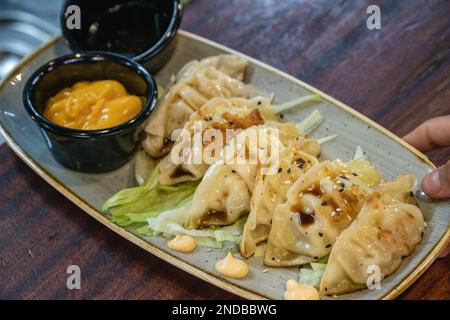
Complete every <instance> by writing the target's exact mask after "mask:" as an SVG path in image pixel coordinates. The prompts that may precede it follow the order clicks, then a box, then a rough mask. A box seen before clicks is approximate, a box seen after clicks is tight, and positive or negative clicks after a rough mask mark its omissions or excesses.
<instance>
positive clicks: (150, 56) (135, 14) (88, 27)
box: [60, 0, 183, 72]
mask: <svg viewBox="0 0 450 320" xmlns="http://www.w3.org/2000/svg"><path fill="white" fill-rule="evenodd" d="M182 10H183V6H182V2H181V0H101V1H95V0H94V1H93V0H66V1H64V3H63V6H62V10H61V11H62V12H61V21H60V22H61V29H62V32H63V35H64V38H65V39H66V40H67V42H68V44H69V46H70V48H71V49H72V50H73V51H75V52H84V51H107V52H113V53H117V54H121V55H125V56H127V57H129V58H132V59H133V60H135V61H137V62H139V63H142V64H145V65H146V67H147V68H148V69H149V70H151V71H153V72H154V71H157V70H159V69H160V68H161V67H162V66H163V65H164V64H165V63H166V61H167V60H168V59H169V57H170V56H171V54H172V52H173V50H174V47H175V42H176V41H175V40H176V37H175V36H176V33H177V30H178V27H179V26H180V23H181V17H182ZM76 14H79V17H78V18H79V25H77V24H76V23H75V22H76V18H77V17H76V16H75V15H76Z"/></svg>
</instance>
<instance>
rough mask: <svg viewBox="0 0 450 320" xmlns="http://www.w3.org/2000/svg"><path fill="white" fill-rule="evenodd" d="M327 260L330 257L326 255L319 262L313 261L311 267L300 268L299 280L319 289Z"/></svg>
mask: <svg viewBox="0 0 450 320" xmlns="http://www.w3.org/2000/svg"><path fill="white" fill-rule="evenodd" d="M327 262H328V257H325V258H322V259H320V260H319V261H317V262H311V263H310V266H309V267H302V268H300V272H299V280H298V282H299V283H301V284H307V285H310V286H312V287H314V288H316V289H317V290H319V287H320V280H321V279H322V276H323V273H324V272H325V269H326V267H327Z"/></svg>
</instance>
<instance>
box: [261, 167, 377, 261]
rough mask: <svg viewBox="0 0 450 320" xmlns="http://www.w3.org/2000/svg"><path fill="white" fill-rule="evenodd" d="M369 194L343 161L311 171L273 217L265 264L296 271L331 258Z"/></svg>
mask: <svg viewBox="0 0 450 320" xmlns="http://www.w3.org/2000/svg"><path fill="white" fill-rule="evenodd" d="M372 170H374V169H372ZM370 192H371V189H370V188H369V187H368V186H367V185H365V184H364V183H363V182H362V181H361V180H359V179H358V177H356V176H355V175H353V174H352V172H350V171H349V169H348V167H347V165H346V164H345V163H343V162H341V161H339V160H334V161H324V162H321V163H320V164H318V165H316V166H314V167H312V168H310V169H309V170H307V171H306V172H305V173H304V174H303V175H302V176H300V178H299V179H298V180H297V181H296V182H295V183H294V184H293V185H292V187H291V188H290V189H289V191H288V193H287V202H286V203H284V204H281V205H279V206H278V207H277V208H276V209H275V212H274V213H273V217H272V228H271V230H270V234H269V238H268V241H267V251H266V255H265V258H264V263H265V264H266V265H269V266H296V265H302V264H306V263H309V262H311V261H314V260H317V259H320V258H322V257H325V256H327V255H328V254H329V253H330V251H331V247H332V246H333V244H334V242H335V241H336V238H337V237H338V236H339V234H340V233H341V232H342V231H343V230H344V229H346V228H347V227H348V226H349V225H350V223H351V222H352V221H353V219H354V218H355V217H356V215H357V214H358V212H359V210H360V209H361V207H362V205H363V203H364V200H365V199H366V198H367V196H368V195H369V194H370Z"/></svg>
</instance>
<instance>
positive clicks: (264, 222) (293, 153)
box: [239, 137, 320, 258]
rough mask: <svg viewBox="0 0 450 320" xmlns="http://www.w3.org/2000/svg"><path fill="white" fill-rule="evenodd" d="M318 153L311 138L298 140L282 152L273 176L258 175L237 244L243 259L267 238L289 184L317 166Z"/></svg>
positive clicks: (317, 146) (284, 199) (315, 144)
mask: <svg viewBox="0 0 450 320" xmlns="http://www.w3.org/2000/svg"><path fill="white" fill-rule="evenodd" d="M319 154H320V146H319V144H318V143H317V142H316V141H315V140H314V139H312V138H310V137H299V138H298V139H296V140H295V143H293V145H292V146H290V147H287V148H286V149H285V150H283V152H281V154H280V161H279V164H278V166H277V169H276V172H277V173H276V174H272V175H264V174H262V173H258V175H257V177H256V182H255V187H254V189H253V194H252V198H251V201H250V213H249V215H248V218H247V221H246V223H245V225H244V230H243V237H242V241H241V242H240V244H239V251H240V253H241V255H242V256H243V257H246V258H247V257H250V256H251V255H252V254H253V253H254V252H255V249H256V245H257V244H258V243H260V242H261V241H264V240H266V239H267V237H268V235H269V232H270V228H271V223H272V213H273V212H274V211H275V208H276V207H277V206H278V205H279V204H281V203H284V202H285V201H286V194H287V192H288V190H289V188H290V187H291V186H292V184H293V183H294V182H295V181H296V180H297V179H298V178H299V177H300V176H301V175H302V174H303V173H304V172H305V171H306V170H307V169H309V168H310V167H311V166H314V165H316V164H317V163H318V160H317V157H318V156H319Z"/></svg>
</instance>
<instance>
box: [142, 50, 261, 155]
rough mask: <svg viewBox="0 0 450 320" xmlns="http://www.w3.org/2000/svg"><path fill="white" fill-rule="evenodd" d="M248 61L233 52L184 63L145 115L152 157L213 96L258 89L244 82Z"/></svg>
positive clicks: (164, 151) (167, 147) (166, 146)
mask: <svg viewBox="0 0 450 320" xmlns="http://www.w3.org/2000/svg"><path fill="white" fill-rule="evenodd" d="M246 67H247V61H246V60H245V59H242V58H240V57H236V56H233V55H219V56H216V57H210V58H206V59H203V60H201V61H192V62H190V63H188V64H187V65H186V66H185V67H183V68H182V69H181V70H180V72H179V74H178V76H177V81H176V83H175V84H174V85H173V86H171V87H170V89H169V90H168V91H167V93H166V94H165V95H164V97H163V98H162V99H161V100H160V101H159V102H158V105H157V107H156V109H155V111H153V113H152V115H151V116H150V118H149V119H148V121H147V123H146V126H145V132H146V133H147V137H146V139H145V140H144V141H143V147H144V149H145V150H146V151H147V152H148V154H149V155H150V156H151V157H153V158H159V157H162V156H164V155H165V154H167V152H169V150H170V147H171V145H172V143H171V140H170V137H171V134H172V132H173V131H174V130H175V129H177V128H182V127H183V125H184V124H185V123H186V121H187V120H188V119H189V116H190V115H191V114H192V113H193V112H194V111H196V110H198V109H200V107H201V106H202V105H204V104H205V103H206V102H207V101H208V100H209V99H211V98H214V97H225V98H231V97H241V98H250V97H252V96H255V95H257V90H256V89H255V88H254V87H252V86H249V85H246V84H244V83H243V82H242V81H243V78H244V74H245V69H246Z"/></svg>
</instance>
